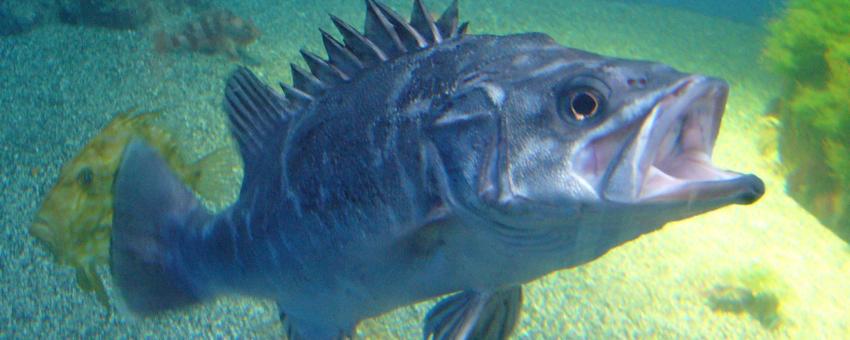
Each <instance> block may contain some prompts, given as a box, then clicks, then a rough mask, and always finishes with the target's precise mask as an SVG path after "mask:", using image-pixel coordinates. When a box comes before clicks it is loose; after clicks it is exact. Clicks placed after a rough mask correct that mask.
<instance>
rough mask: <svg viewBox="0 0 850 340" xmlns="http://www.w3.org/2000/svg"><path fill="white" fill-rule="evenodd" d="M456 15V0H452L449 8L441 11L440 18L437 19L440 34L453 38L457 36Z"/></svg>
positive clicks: (457, 11)
mask: <svg viewBox="0 0 850 340" xmlns="http://www.w3.org/2000/svg"><path fill="white" fill-rule="evenodd" d="M458 15H459V10H458V7H457V0H454V1H452V4H451V5H449V8H446V11H445V12H443V15H441V16H440V19H439V20H437V29H439V30H440V34H442V35H443V37H445V38H454V37H456V36H458V30H457V25H458V20H459V19H458Z"/></svg>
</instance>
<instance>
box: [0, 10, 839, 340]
mask: <svg viewBox="0 0 850 340" xmlns="http://www.w3.org/2000/svg"><path fill="white" fill-rule="evenodd" d="M18 2H20V3H18ZM411 2H412V1H407V0H394V1H387V3H388V4H389V5H391V6H392V7H394V8H397V9H398V10H399V12H400V13H409V12H410V7H411ZM58 3H63V4H68V3H73V1H60V2H58ZM129 3H132V1H129ZM149 3H150V4H151V6H152V9H151V11H152V12H151V13H152V14H151V18H150V20H149V21H148V22H147V23H144V24H140V26H139V27H138V28H137V29H134V30H127V29H118V30H116V29H107V28H102V27H97V26H91V25H69V24H68V23H67V22H63V20H60V19H59V17H60V15H59V13H58V12H59V10H58V9H57V8H56V7H55V6H57V5H56V4H52V2H50V1H45V3H44V4H43V5H42V4H40V3H37V2H29V1H13V0H6V1H5V2H0V9H4V10H5V9H8V8H13V9H15V8H17V11H8V10H7V11H5V12H3V11H0V13H11V12H15V13H13V14H15V15H17V18H24V19H26V18H34V17H37V18H40V19H38V20H34V24H33V25H32V26H28V27H27V28H26V29H22V30H24V31H26V32H24V33H16V34H12V35H7V36H2V37H0V89H2V91H0V109H2V111H0V129H1V130H0V131H2V134H0V147H1V148H2V149H0V159H2V163H0V176H2V177H1V179H2V182H0V183H2V184H0V188H2V197H0V209H2V215H0V219H2V227H3V237H2V238H0V273H2V275H0V295H2V299H3V300H2V301H3V304H2V306H0V338H14V339H34V338H57V339H66V338H84V339H89V338H108V339H111V338H142V337H146V338H147V337H150V338H164V339H183V338H237V337H239V338H272V337H276V336H280V335H281V334H282V330H281V328H280V326H279V324H278V321H277V312H276V309H275V307H274V304H273V303H272V302H270V301H263V300H251V299H245V298H240V297H235V296H234V297H225V298H222V299H220V300H217V301H215V302H210V303H207V304H204V305H203V306H199V307H196V308H192V309H188V310H181V311H175V312H169V313H167V314H165V315H162V316H158V317H154V318H147V319H135V318H133V317H131V316H130V315H129V314H128V313H126V312H123V311H121V310H120V307H117V308H114V309H107V308H104V307H103V306H101V305H99V304H98V303H97V301H96V299H95V297H94V294H89V293H84V292H82V291H81V290H80V289H79V288H78V287H77V285H76V282H75V276H74V272H73V270H71V269H70V268H68V267H65V266H61V265H58V264H56V263H55V262H54V261H53V260H52V258H51V255H50V253H49V252H48V251H47V249H46V248H45V247H44V245H42V244H40V243H39V242H37V240H35V239H34V238H33V237H32V236H30V235H29V234H28V232H27V229H28V227H29V225H30V224H31V223H32V222H33V216H34V215H35V213H36V211H37V209H38V207H39V204H40V202H41V200H42V199H43V198H44V196H45V195H46V193H47V192H48V190H49V189H50V188H51V186H52V185H53V184H54V183H55V181H56V179H57V177H58V176H59V169H60V167H61V166H62V165H63V164H64V163H65V162H67V161H68V160H70V159H71V158H72V157H73V156H74V155H75V154H76V153H77V152H79V151H80V148H81V147H82V146H83V145H85V143H86V142H87V141H88V140H89V139H90V138H92V137H93V136H94V135H95V134H96V133H97V132H98V130H99V129H100V128H101V127H103V126H104V125H105V124H106V123H107V122H108V121H110V119H111V118H112V117H113V116H114V115H115V114H116V113H117V112H119V111H123V110H126V109H127V108H130V107H140V108H142V109H145V110H156V109H162V110H164V114H163V117H162V119H161V121H162V122H161V123H162V124H163V125H164V126H167V127H169V128H170V129H172V130H174V131H175V134H176V135H177V136H178V138H179V139H180V141H181V147H183V148H185V149H186V150H188V151H189V152H191V153H192V154H193V155H197V156H200V155H202V154H205V153H207V152H209V151H211V150H215V149H217V148H219V147H223V146H224V147H226V146H229V145H230V143H231V141H230V137H229V136H228V133H227V128H226V125H225V120H224V113H223V111H222V109H221V102H222V96H223V87H224V80H225V79H226V77H227V76H228V75H229V74H230V72H231V71H232V70H233V69H234V68H235V65H236V63H234V62H233V61H231V60H230V59H228V58H227V57H226V56H223V55H212V56H210V55H204V54H200V53H189V52H185V53H170V54H160V53H156V52H155V51H154V49H153V39H154V36H155V34H156V32H157V31H159V30H161V29H166V30H169V31H173V30H176V29H179V28H180V26H181V24H182V23H183V22H185V21H187V20H189V19H191V18H193V16H194V15H196V14H197V13H198V12H200V11H201V9H200V8H201V7H203V6H211V7H220V8H227V9H230V10H232V11H233V12H234V13H236V14H238V15H239V16H242V17H244V18H250V19H252V20H253V21H254V22H255V23H256V25H257V26H258V27H259V28H260V30H261V31H262V36H261V37H260V38H259V39H258V40H257V41H256V42H255V43H253V44H251V45H248V47H247V48H246V50H245V52H244V53H245V56H246V57H245V59H244V60H243V62H250V64H251V68H252V69H253V70H255V71H256V72H257V73H258V74H259V75H260V76H261V77H262V78H263V79H264V80H266V81H268V82H270V83H273V82H276V81H278V80H282V81H287V82H288V81H289V79H290V75H289V66H288V63H289V62H293V61H295V62H299V63H300V55H299V53H298V50H299V48H301V47H306V48H307V49H309V50H313V51H320V50H321V40H320V36H319V34H318V31H317V28H324V29H326V30H329V31H330V30H332V29H333V26H332V24H331V22H330V20H329V19H328V17H327V13H334V14H336V15H339V16H340V17H341V18H343V19H345V20H347V21H349V22H352V23H358V24H357V25H355V26H358V27H359V26H360V25H359V23H361V22H362V21H363V3H362V1H357V0H328V1H295V0H286V1H272V0H251V1H235V0H234V1H215V0H210V1H183V0H156V1H150V2H149ZM427 3H428V5H429V6H430V7H431V9H432V11H435V12H438V11H441V10H442V9H443V8H445V6H447V5H448V3H449V2H448V1H445V0H434V1H427ZM668 3H669V2H664V1H658V2H641V1H598V0H575V1H567V0H541V1H508V0H504V1H484V0H462V1H461V16H462V20H464V21H470V23H471V26H470V33H472V34H478V33H492V34H507V33H516V32H529V31H537V32H544V33H547V34H549V35H551V36H552V37H553V38H554V39H555V40H557V41H558V42H560V43H561V44H564V45H567V46H571V47H576V48H581V49H586V50H590V51H593V52H597V53H601V54H606V55H613V56H618V57H624V58H637V59H648V60H656V61H661V62H665V63H668V64H671V65H673V66H675V67H677V68H679V69H682V70H684V71H688V72H695V73H703V74H709V75H714V76H718V77H721V78H724V79H726V80H727V81H728V82H729V83H730V84H731V93H730V98H729V103H728V106H727V114H726V116H725V117H724V122H723V124H724V125H723V128H722V130H721V136H720V138H719V140H718V142H717V145H716V150H715V155H714V158H715V161H716V162H717V163H719V164H720V165H722V166H724V167H728V168H734V169H737V170H740V171H743V172H753V173H757V174H759V175H760V176H761V177H762V178H763V179H764V180H765V182H766V183H767V186H768V194H767V195H766V196H765V197H764V198H763V199H762V200H761V201H760V202H758V203H757V204H755V205H753V206H746V207H728V208H724V209H721V210H719V211H716V212H712V213H710V214H706V215H702V216H699V217H695V218H692V219H689V220H686V221H682V222H678V223H673V224H670V225H668V226H667V227H665V228H664V229H663V230H661V231H658V232H656V233H653V234H650V235H647V236H645V237H642V238H640V239H638V240H636V241H634V242H631V243H628V244H626V245H624V246H622V247H619V248H617V249H615V250H614V251H612V252H611V253H609V254H607V255H605V256H604V257H602V258H600V259H599V260H597V261H595V262H593V263H590V264H588V265H586V266H582V267H579V268H575V269H569V270H563V271H560V272H557V273H554V274H551V275H548V276H546V277H544V278H541V279H540V280H537V281H535V282H532V283H529V284H527V285H526V286H525V300H524V306H523V313H522V316H521V319H520V321H519V325H518V327H517V329H516V331H515V334H514V336H515V337H516V338H521V339H584V338H590V339H614V338H706V339H715V338H746V339H751V338H766V339H767V338H789V339H838V338H842V337H847V336H848V335H850V318H848V316H850V308H848V307H845V306H844V303H843V301H850V289H848V287H847V285H846V282H848V279H850V251H848V248H847V246H846V244H845V243H844V242H842V241H841V240H840V239H838V238H837V237H835V236H834V235H833V234H832V233H830V232H829V231H828V230H827V229H826V228H824V227H823V226H821V225H820V224H819V223H818V222H817V220H816V219H814V218H813V217H812V216H811V215H810V214H808V213H807V212H806V211H805V210H803V209H802V208H800V207H799V206H798V205H797V204H796V203H795V202H794V201H793V200H792V199H791V198H789V197H788V196H787V195H785V194H784V178H783V177H782V176H781V174H782V173H781V171H780V170H779V166H778V165H777V159H776V155H775V154H774V153H772V152H771V151H770V146H771V145H775V139H776V136H775V129H774V128H773V125H772V123H771V121H769V120H768V119H767V118H765V116H763V115H762V114H763V113H765V112H767V111H768V110H770V103H771V101H772V100H773V99H775V98H776V97H777V96H779V95H780V94H781V93H782V92H781V91H782V86H781V80H780V79H779V78H778V77H777V76H774V75H772V74H771V73H770V72H768V70H767V68H766V67H765V66H764V65H763V63H762V61H761V51H762V48H763V39H764V37H765V35H766V34H767V33H766V30H765V28H764V26H763V23H764V20H763V19H764V18H765V17H766V16H769V15H773V14H775V13H776V12H777V10H776V8H777V7H776V5H773V4H766V3H762V2H759V1H752V2H751V3H749V2H746V1H742V2H723V3H724V4H726V3H728V5H723V6H721V4H720V3H718V4H717V5H716V6H714V7H710V6H706V5H705V4H706V3H708V2H697V1H693V2H692V3H684V2H683V3H678V4H676V5H677V6H673V5H669V4H668ZM34 4H38V5H37V6H35V5H34ZM735 4H737V5H738V6H740V8H736V7H733V6H735ZM16 6H17V7H16ZM22 8H23V10H21V9H22ZM742 13H747V14H748V15H744V16H742ZM3 15H6V14H3ZM0 18H5V17H4V16H0ZM4 20H5V19H4ZM65 21H67V20H65ZM11 31H13V30H11V29H10V30H9V32H11ZM0 32H3V31H2V30H0ZM765 145H766V146H765ZM774 148H775V147H774ZM765 149H767V150H765ZM100 271H101V272H102V273H103V274H104V275H105V276H106V277H108V268H105V267H103V268H100ZM107 285H108V289H109V292H110V294H113V291H112V289H111V283H109V281H108V280H107ZM722 286H734V287H749V288H750V289H752V290H753V291H755V292H759V291H760V290H764V291H769V292H772V293H773V294H775V295H776V296H777V297H778V299H779V301H781V304H780V306H779V308H778V316H777V317H778V318H779V320H780V321H779V322H778V323H777V325H776V326H775V327H766V326H765V324H764V322H761V320H759V319H758V318H757V317H755V316H753V315H751V314H748V313H740V314H739V313H732V312H722V311H716V310H713V309H712V304H711V301H712V300H711V298H710V297H711V296H713V295H712V293H713V292H715V289H716V288H717V287H722ZM112 296H113V297H115V296H114V295H112ZM116 304H118V305H120V303H119V302H117V301H116ZM432 304H433V301H431V302H425V303H422V304H419V305H416V306H411V307H402V308H400V309H399V310H397V311H395V312H392V313H389V314H387V315H385V316H383V317H380V318H377V319H373V320H367V321H365V322H363V323H362V324H361V325H360V327H359V328H358V336H359V337H361V338H367V339H395V338H417V337H420V336H421V333H420V329H421V325H422V318H423V317H424V315H425V313H426V311H427V310H428V308H429V307H430V306H431V305H432Z"/></svg>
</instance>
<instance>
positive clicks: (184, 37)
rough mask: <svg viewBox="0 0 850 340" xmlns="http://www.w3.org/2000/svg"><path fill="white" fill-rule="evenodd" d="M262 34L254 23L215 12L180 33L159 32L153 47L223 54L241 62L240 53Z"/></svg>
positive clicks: (193, 21) (227, 13) (213, 10)
mask: <svg viewBox="0 0 850 340" xmlns="http://www.w3.org/2000/svg"><path fill="white" fill-rule="evenodd" d="M260 34H261V33H260V30H259V29H258V28H257V26H256V25H254V23H253V22H252V21H250V20H246V19H243V18H241V17H239V16H237V15H236V14H233V12H231V11H228V10H225V9H212V10H208V11H205V12H204V13H202V14H201V15H200V16H199V17H198V18H197V19H195V20H192V21H190V22H189V23H187V24H186V25H185V26H184V27H183V29H182V30H180V31H179V32H175V33H172V34H168V33H165V32H163V31H160V32H158V33H157V34H156V37H155V38H154V48H155V49H156V51H157V52H160V53H167V52H172V51H193V52H201V53H206V54H219V53H221V54H224V55H226V56H227V57H228V58H230V59H231V60H238V59H240V51H239V50H240V49H241V48H243V47H245V46H247V45H249V44H251V43H252V42H254V41H255V40H257V38H259V37H260Z"/></svg>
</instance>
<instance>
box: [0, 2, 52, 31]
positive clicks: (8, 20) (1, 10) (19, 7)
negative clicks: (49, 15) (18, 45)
mask: <svg viewBox="0 0 850 340" xmlns="http://www.w3.org/2000/svg"><path fill="white" fill-rule="evenodd" d="M48 7H49V5H48V4H46V3H45V2H43V1H0V36H7V35H13V34H22V33H26V32H29V31H31V30H32V29H33V28H35V27H36V26H38V25H39V24H41V23H42V22H43V21H44V17H45V15H44V13H45V12H46V9H47V8H48Z"/></svg>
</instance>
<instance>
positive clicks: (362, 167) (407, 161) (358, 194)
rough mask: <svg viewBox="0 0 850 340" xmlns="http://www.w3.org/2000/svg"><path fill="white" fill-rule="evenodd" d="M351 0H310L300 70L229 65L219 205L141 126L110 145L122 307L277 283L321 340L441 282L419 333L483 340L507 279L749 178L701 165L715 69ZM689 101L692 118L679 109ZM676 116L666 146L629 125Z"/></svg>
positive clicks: (740, 187) (289, 329)
mask: <svg viewBox="0 0 850 340" xmlns="http://www.w3.org/2000/svg"><path fill="white" fill-rule="evenodd" d="M366 10H367V13H366V22H365V25H364V26H365V32H364V33H360V32H359V31H357V30H356V29H354V28H353V26H351V25H350V24H348V23H345V22H343V21H341V20H340V19H339V18H337V17H335V16H331V21H332V22H333V23H334V25H335V26H336V27H337V29H338V30H339V32H340V34H341V36H342V41H341V42H340V41H337V40H336V39H334V38H333V37H331V36H330V35H329V34H327V33H326V32H321V35H322V39H323V43H324V46H325V48H326V53H327V55H328V59H327V60H325V59H321V58H320V57H318V56H316V55H315V54H313V53H311V52H308V51H302V55H303V56H304V60H305V61H306V63H307V65H308V67H309V69H310V71H309V73H308V72H307V71H306V70H301V69H299V68H297V67H295V66H293V67H292V70H293V84H291V85H290V84H281V90H282V92H278V91H276V90H274V89H272V88H271V87H270V86H268V85H266V84H264V83H262V82H261V81H260V80H259V79H258V78H257V77H256V76H255V75H254V74H253V73H252V72H251V71H250V70H248V69H247V68H244V67H240V68H238V69H237V70H236V71H235V72H234V73H233V74H232V75H231V77H230V79H229V80H228V81H227V84H226V87H225V96H224V97H225V103H224V107H225V111H227V114H228V119H229V122H230V129H231V132H232V135H233V137H234V140H235V141H236V143H237V145H238V146H239V150H240V154H241V155H242V160H243V163H244V173H245V178H244V180H243V183H242V188H241V191H240V196H239V199H238V200H237V201H236V202H235V203H234V204H233V205H232V206H231V207H229V208H228V209H226V210H225V211H223V212H221V213H219V214H211V213H210V212H208V211H206V210H205V209H204V208H203V207H202V206H200V205H199V204H198V203H197V201H196V200H195V198H194V197H193V195H192V194H191V192H190V191H189V190H188V189H186V188H185V187H184V186H183V185H182V184H181V183H180V181H179V180H178V179H177V177H175V176H174V175H172V174H170V173H169V170H168V169H167V167H166V166H165V165H164V163H163V161H162V160H161V159H160V158H159V156H158V155H157V153H156V151H155V150H153V149H151V148H150V147H148V146H146V145H145V143H144V142H143V141H135V142H133V143H131V145H130V146H128V147H127V150H126V151H125V153H124V155H123V158H122V161H121V165H120V168H119V172H118V177H117V179H116V182H115V208H114V210H115V217H114V223H113V224H114V228H115V230H114V232H113V234H112V252H111V258H110V260H111V264H112V273H113V276H114V278H115V282H116V284H117V286H118V291H119V293H120V296H121V297H122V298H123V299H124V300H125V301H126V302H127V305H128V307H129V309H130V310H131V311H133V312H135V313H137V314H141V315H150V314H156V313H159V312H162V311H164V310H168V309H173V308H179V307H183V306H187V305H191V304H195V303H200V302H203V301H207V300H210V299H213V298H215V297H216V296H220V295H224V294H232V293H239V294H246V295H251V296H256V297H262V298H268V299H273V300H274V301H276V302H277V306H278V309H279V313H280V319H281V321H282V322H283V324H284V327H283V328H284V331H285V333H286V335H287V336H288V337H289V338H291V339H339V338H350V337H352V336H353V335H354V334H356V326H357V324H358V323H359V322H360V321H361V320H363V319H366V318H371V317H375V316H378V315H381V314H383V313H386V312H389V311H391V310H393V309H396V308H398V307H401V306H405V305H410V304H413V303H416V302H419V301H423V300H427V299H431V298H435V297H438V296H442V295H445V294H453V295H451V296H448V297H446V298H443V299H442V300H441V301H439V302H438V303H437V304H436V305H435V306H434V307H433V308H432V309H431V311H429V313H428V314H427V315H426V317H425V322H424V327H423V335H424V337H425V338H426V339H427V338H434V339H504V338H507V337H509V336H510V335H511V333H512V332H513V329H514V327H515V325H516V322H517V320H518V319H519V318H520V317H521V309H522V308H521V307H522V284H524V283H526V282H529V281H533V280H535V279H537V278H539V277H541V276H543V275H546V274H548V273H551V272H553V271H556V270H560V269H564V268H570V267H575V266H579V265H582V264H585V263H588V262H590V261H593V260H594V259H596V258H598V257H600V256H603V255H604V254H605V253H607V252H608V251H610V250H611V249H613V248H615V247H617V246H619V245H621V244H623V243H625V242H628V241H631V240H633V239H635V238H637V237H639V236H640V235H643V234H645V233H648V232H651V231H654V230H657V229H659V228H661V227H662V226H663V225H664V224H666V223H667V222H670V221H674V220H679V219H683V218H687V217H691V216H694V215H698V214H701V213H703V212H707V211H711V210H714V209H718V208H721V207H724V206H726V205H729V204H748V203H752V202H754V201H755V200H757V199H758V198H759V197H761V195H762V194H763V193H764V184H763V183H762V182H761V180H760V179H758V177H756V176H754V175H746V174H739V173H736V172H732V171H728V170H723V169H719V168H716V167H714V166H713V164H711V162H710V159H711V158H710V153H711V152H712V146H713V138H716V134H713V135H712V136H711V140H707V139H708V138H703V136H705V134H704V133H703V131H714V130H713V129H716V128H718V126H719V125H714V124H715V122H717V123H718V124H719V121H720V116H721V115H722V114H723V109H724V106H725V101H726V94H727V92H728V85H727V84H726V83H725V82H724V81H722V80H720V79H716V78H712V77H707V76H701V75H694V74H687V73H682V72H679V71H677V70H674V69H672V68H670V67H667V66H663V65H661V64H658V63H653V62H647V61H633V60H625V59H617V58H611V57H605V56H600V55H596V54H593V53H590V52H585V51H580V50H576V49H571V48H568V47H564V46H561V45H558V44H557V43H556V42H555V41H554V40H553V39H552V38H550V37H548V36H546V35H545V34H542V33H525V34H513V35H505V36H494V35H470V34H467V33H466V29H467V27H468V25H467V24H466V23H463V24H461V23H460V21H459V16H458V15H459V11H458V3H457V1H454V2H452V4H451V5H450V6H449V7H448V9H446V10H445V12H444V13H443V14H442V16H440V18H439V19H437V20H434V18H433V17H431V14H430V12H429V11H428V10H427V8H426V7H425V5H424V3H423V2H422V1H421V0H416V1H415V2H414V6H413V13H412V15H411V20H410V22H409V23H408V22H406V21H404V20H402V19H401V17H400V16H399V15H398V14H397V13H395V12H394V11H392V10H391V9H390V8H389V7H387V6H385V5H383V4H381V3H379V2H376V1H373V0H367V1H366ZM635 74H638V75H641V77H642V78H640V81H637V80H635V79H634V77H633V76H632V75H635ZM695 115H699V116H701V117H707V118H704V119H692V120H691V121H690V122H692V124H682V123H683V122H685V121H686V120H687V119H689V117H692V116H695ZM677 124H678V125H681V126H682V128H681V129H675V130H678V131H676V133H677V134H679V135H681V138H675V139H674V140H675V142H674V143H683V141H688V143H689V145H688V146H689V152H688V154H687V155H684V154H680V153H676V152H672V151H670V150H676V149H677V148H676V147H674V148H668V147H667V146H664V147H662V145H660V143H656V141H657V140H671V139H666V138H653V139H650V138H648V137H646V136H660V137H665V136H666V134H668V133H669V132H668V131H670V130H674V129H670V127H671V126H676V125H677ZM676 146H677V147H682V145H676ZM659 153H663V154H665V155H664V157H655V156H656V155H657V154H659ZM657 159H661V160H664V162H663V163H658V162H657V161H656V160H657ZM646 164H649V165H650V166H643V165H646ZM647 169H652V171H647ZM693 172H699V173H700V176H696V177H698V179H697V178H694V176H691V175H689V174H691V173H693ZM682 174H684V175H683V176H681V177H676V176H679V175H682ZM665 176H667V177H669V178H675V179H676V180H673V181H671V180H663V179H664V178H667V177H665ZM643 192H652V193H663V194H662V195H649V196H647V195H642V194H641V193H643Z"/></svg>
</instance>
